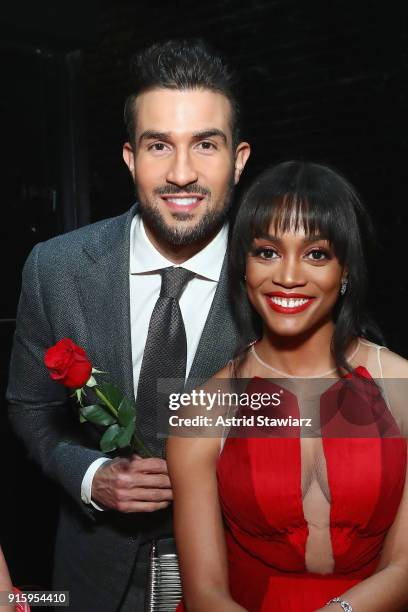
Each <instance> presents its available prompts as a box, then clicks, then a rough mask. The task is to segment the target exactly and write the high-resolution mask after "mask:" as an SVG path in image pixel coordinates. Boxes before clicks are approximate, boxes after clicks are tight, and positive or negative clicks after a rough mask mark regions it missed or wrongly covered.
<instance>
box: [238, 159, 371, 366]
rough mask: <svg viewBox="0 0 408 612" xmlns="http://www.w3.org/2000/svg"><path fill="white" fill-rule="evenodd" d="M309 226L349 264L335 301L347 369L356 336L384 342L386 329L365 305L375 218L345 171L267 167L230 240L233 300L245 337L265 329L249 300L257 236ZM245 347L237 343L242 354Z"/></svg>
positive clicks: (340, 359)
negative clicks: (249, 268) (248, 274)
mask: <svg viewBox="0 0 408 612" xmlns="http://www.w3.org/2000/svg"><path fill="white" fill-rule="evenodd" d="M271 224H272V226H273V230H274V231H275V232H282V233H284V232H285V231H288V230H294V231H297V230H298V229H304V231H305V232H306V234H307V235H309V236H315V235H316V236H319V237H320V238H322V239H325V240H328V241H329V243H330V245H331V247H332V249H333V251H334V253H335V255H336V257H337V259H338V260H339V262H340V265H342V266H346V267H347V272H348V285H347V290H346V292H345V294H344V295H343V296H339V299H338V301H337V303H336V305H335V308H334V312H333V319H334V321H335V331H334V334H333V339H332V347H331V350H332V354H333V356H334V359H335V362H336V365H337V368H338V369H340V368H344V369H346V370H348V371H350V370H351V366H350V365H349V364H348V363H347V359H346V350H347V347H348V346H349V344H350V341H351V340H352V339H353V338H354V337H356V336H363V337H365V338H368V339H371V340H374V341H377V342H380V343H383V338H382V336H381V332H380V331H379V329H378V328H377V326H376V325H375V324H374V323H373V322H372V321H371V320H370V318H369V316H368V314H367V313H366V311H365V299H366V291H367V268H366V261H365V256H364V250H365V248H364V244H363V242H365V238H366V237H372V236H373V227H372V223H371V220H370V218H369V216H368V214H367V211H366V210H365V208H364V206H363V204H362V203H361V201H360V199H359V197H358V195H357V193H356V191H355V189H354V188H353V187H352V186H351V185H350V183H349V182H348V181H347V180H346V179H345V178H344V177H342V176H341V175H340V174H338V173H337V172H335V171H334V170H332V169H331V168H328V167H327V166H322V165H319V164H313V163H307V162H299V161H289V162H284V163H281V164H279V165H277V166H275V167H272V168H268V169H267V170H265V171H264V172H263V173H262V174H261V175H260V176H259V177H258V178H257V179H256V180H255V181H254V182H253V183H252V185H251V186H250V188H249V189H248V190H247V191H246V193H245V194H244V196H243V198H242V202H241V205H240V207H239V209H238V213H237V216H236V220H235V225H234V228H233V232H232V238H231V245H230V251H229V253H230V282H231V293H232V303H233V305H234V308H235V309H236V314H237V317H238V321H239V324H240V329H241V330H242V334H241V336H242V338H245V337H248V336H249V335H250V333H249V330H250V329H251V328H252V329H254V328H255V331H256V333H257V334H258V335H259V337H260V336H261V335H262V329H263V325H262V319H261V317H260V316H259V314H258V313H257V312H256V311H255V309H254V308H253V307H252V306H251V305H250V303H249V300H248V296H247V292H246V286H245V268H246V260H247V256H248V253H249V252H250V251H251V249H252V244H253V240H254V239H255V238H257V237H261V236H262V235H265V234H269V233H270V226H271ZM244 348H245V347H244V346H241V347H239V349H238V352H237V355H239V354H241V355H242V357H244V355H243V354H242V351H243V349H244Z"/></svg>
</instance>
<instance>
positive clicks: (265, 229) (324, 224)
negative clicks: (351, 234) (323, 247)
mask: <svg viewBox="0 0 408 612" xmlns="http://www.w3.org/2000/svg"><path fill="white" fill-rule="evenodd" d="M250 227H251V232H250V234H251V243H252V242H253V240H254V239H255V238H262V237H267V236H270V235H273V236H279V235H281V234H286V233H289V232H290V233H292V232H293V233H297V232H302V233H304V234H305V236H306V237H307V238H309V239H312V240H314V239H320V240H327V241H328V242H329V244H330V246H331V247H332V248H333V250H334V252H335V255H336V256H337V258H338V259H339V260H344V258H345V257H346V251H347V220H346V218H345V216H344V214H341V212H340V211H339V210H338V209H337V206H336V203H335V202H331V203H329V202H328V201H327V200H325V199H323V200H320V199H318V198H317V199H316V198H313V199H311V198H310V196H308V195H306V194H298V193H286V194H284V195H282V196H275V197H273V198H272V199H271V198H268V199H265V200H262V201H260V202H258V205H257V206H256V207H255V209H254V210H253V217H252V221H251V223H250Z"/></svg>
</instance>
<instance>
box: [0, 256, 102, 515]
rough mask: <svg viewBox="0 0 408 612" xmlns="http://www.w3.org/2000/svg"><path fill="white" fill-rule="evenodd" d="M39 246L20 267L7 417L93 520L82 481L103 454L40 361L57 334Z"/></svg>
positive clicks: (31, 451) (34, 455)
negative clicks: (50, 315) (49, 310)
mask: <svg viewBox="0 0 408 612" xmlns="http://www.w3.org/2000/svg"><path fill="white" fill-rule="evenodd" d="M40 250H41V244H39V245H37V246H36V247H34V249H33V251H32V252H31V254H30V255H29V257H28V259H27V261H26V263H25V266H24V269H23V278H22V289H21V296H20V301H19V306H18V311H17V323H16V331H15V334H14V340H13V347H12V353H11V362H10V374H9V384H8V389H7V400H8V402H9V418H10V422H11V425H12V427H13V429H14V431H15V432H16V433H17V435H18V436H19V437H20V438H22V440H23V441H24V443H25V445H26V447H27V449H28V452H29V455H30V457H31V458H33V459H34V460H35V461H36V462H37V463H38V464H39V465H40V466H41V468H42V470H43V471H44V472H45V474H47V476H49V477H50V478H51V479H53V480H54V481H56V482H57V483H59V484H60V485H61V486H62V487H63V488H64V489H65V491H66V492H67V493H68V494H69V495H70V496H71V497H72V498H73V499H74V500H75V501H76V502H77V504H78V506H79V507H80V508H81V510H82V511H84V512H85V513H86V514H87V515H88V516H89V518H91V519H93V520H94V516H93V511H92V510H91V509H90V508H89V507H88V506H86V505H85V504H84V503H83V501H82V500H81V484H82V480H83V477H84V474H85V473H86V471H87V469H88V467H89V465H90V464H91V463H92V462H93V461H94V460H95V459H98V458H100V457H103V456H104V455H103V453H102V452H101V451H99V450H97V449H95V448H91V447H90V445H87V440H86V436H85V435H84V429H83V426H82V425H81V424H80V423H79V419H78V416H77V414H75V411H74V410H73V408H72V406H70V405H69V403H68V390H67V389H65V388H64V387H63V386H62V385H61V384H59V383H57V382H55V381H53V380H52V379H51V378H50V376H49V374H48V371H47V369H46V367H45V365H44V361H43V360H44V354H45V351H46V349H47V348H48V347H50V346H52V345H53V344H54V343H55V342H56V341H57V340H59V339H60V338H55V337H54V334H53V331H52V326H51V324H50V321H49V320H48V318H47V312H46V309H45V308H44V301H43V288H42V285H41V278H40V276H41V273H42V272H43V270H42V269H40V267H39V265H38V259H39V253H40ZM44 276H45V275H44ZM51 280H52V279H50V278H47V279H46V278H44V280H43V282H51ZM81 428H82V429H81Z"/></svg>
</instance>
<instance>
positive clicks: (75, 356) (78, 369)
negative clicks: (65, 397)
mask: <svg viewBox="0 0 408 612" xmlns="http://www.w3.org/2000/svg"><path fill="white" fill-rule="evenodd" d="M44 363H45V365H46V366H47V368H48V371H49V373H50V376H51V378H52V379H53V380H58V381H59V382H60V383H62V384H63V385H65V386H66V387H71V388H73V389H79V388H80V387H83V386H84V384H85V383H86V382H88V380H89V378H90V377H91V374H92V365H91V364H90V362H89V360H88V357H87V356H86V353H85V351H84V349H82V348H81V347H80V346H77V345H76V344H75V343H74V342H72V340H70V339H69V338H63V339H62V340H60V341H59V342H57V344H55V345H54V346H52V347H51V348H49V349H48V351H47V352H46V353H45V357H44Z"/></svg>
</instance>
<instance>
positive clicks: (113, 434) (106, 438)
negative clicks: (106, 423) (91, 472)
mask: <svg viewBox="0 0 408 612" xmlns="http://www.w3.org/2000/svg"><path fill="white" fill-rule="evenodd" d="M119 432H120V427H119V425H117V424H116V423H115V425H111V426H110V427H108V429H107V430H106V431H105V433H104V434H103V436H102V438H101V440H100V442H99V446H100V447H101V451H103V452H104V453H109V452H110V451H113V450H115V448H117V446H118V445H117V443H116V438H117V436H118V433H119Z"/></svg>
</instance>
